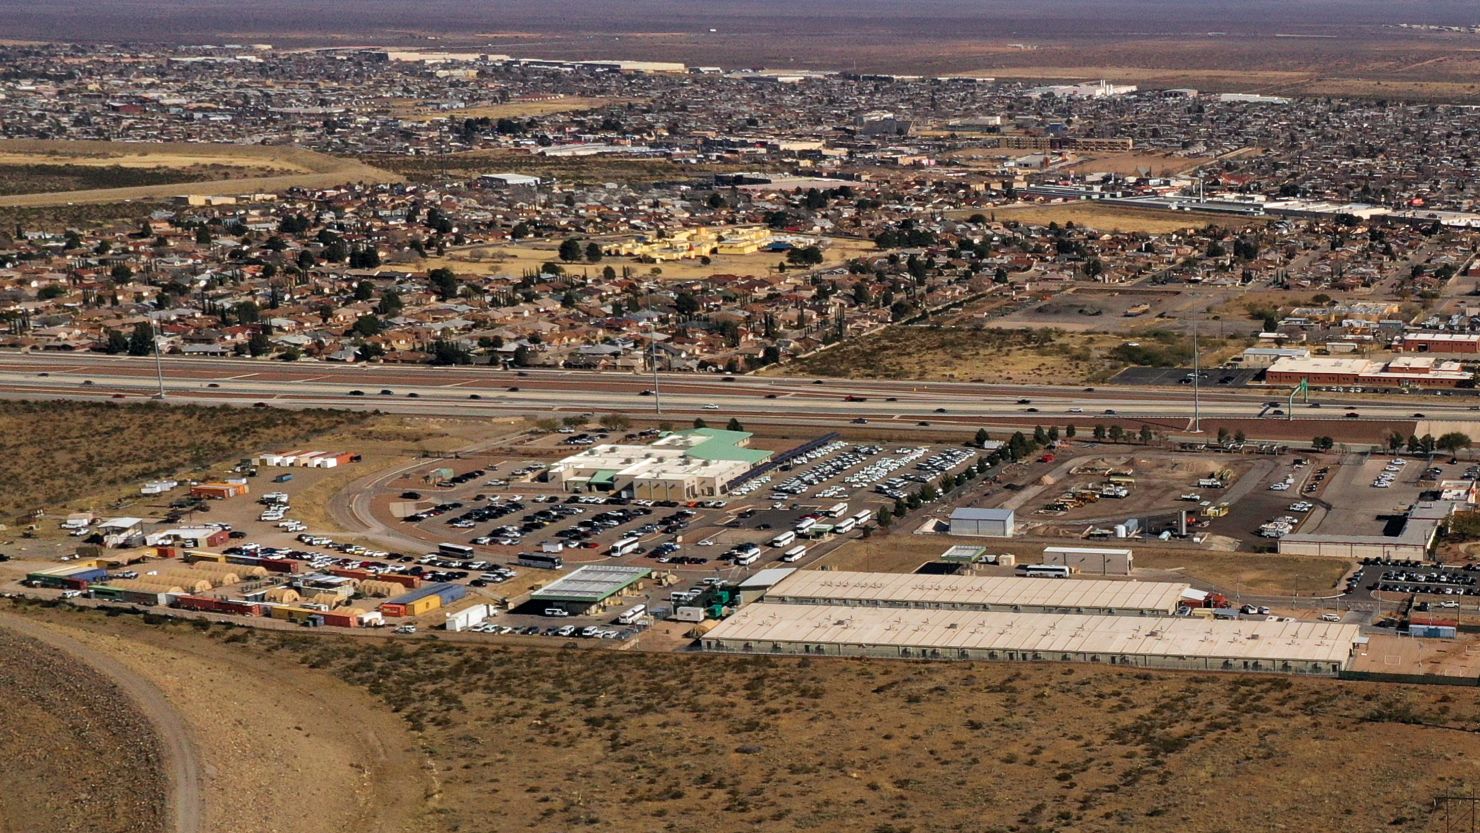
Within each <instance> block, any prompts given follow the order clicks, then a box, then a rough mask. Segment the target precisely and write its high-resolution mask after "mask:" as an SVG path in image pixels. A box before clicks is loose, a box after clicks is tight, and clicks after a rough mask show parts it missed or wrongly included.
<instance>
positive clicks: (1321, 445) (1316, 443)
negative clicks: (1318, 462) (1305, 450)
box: [1310, 437, 1336, 451]
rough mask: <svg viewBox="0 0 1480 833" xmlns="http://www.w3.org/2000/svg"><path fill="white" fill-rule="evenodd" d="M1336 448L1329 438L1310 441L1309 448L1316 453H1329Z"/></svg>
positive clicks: (1317, 438)
mask: <svg viewBox="0 0 1480 833" xmlns="http://www.w3.org/2000/svg"><path fill="white" fill-rule="evenodd" d="M1335 446H1336V441H1335V440H1333V439H1331V438H1330V437H1316V438H1314V439H1312V440H1311V441H1310V447H1311V448H1314V449H1315V450H1316V451H1330V450H1331V449H1332V448H1334V447H1335Z"/></svg>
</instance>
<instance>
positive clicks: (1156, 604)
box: [770, 570, 1188, 613]
mask: <svg viewBox="0 0 1480 833" xmlns="http://www.w3.org/2000/svg"><path fill="white" fill-rule="evenodd" d="M1187 587H1188V585H1187V583H1186V582H1162V581H1112V580H1107V579H1076V578H1069V579H1046V578H1019V577H1016V576H934V575H916V574H912V573H856V572H841V571H833V570H828V571H822V570H802V571H798V572H797V573H794V574H793V575H792V576H790V577H789V578H787V579H786V580H785V581H783V582H781V583H780V584H777V585H776V587H775V588H773V589H772V590H771V593H770V598H771V599H772V600H773V601H785V600H786V599H799V600H814V601H816V602H826V601H828V600H851V601H858V602H866V603H874V604H890V605H898V606H919V607H927V606H931V605H965V604H981V605H1020V606H1023V607H1041V608H1085V607H1088V608H1100V609H1117V608H1118V609H1127V610H1149V611H1157V612H1160V613H1170V612H1171V611H1173V610H1176V608H1177V601H1178V600H1179V599H1181V598H1182V593H1183V591H1185V590H1186V589H1187Z"/></svg>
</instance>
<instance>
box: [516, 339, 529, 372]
mask: <svg viewBox="0 0 1480 833" xmlns="http://www.w3.org/2000/svg"><path fill="white" fill-rule="evenodd" d="M530 355H531V354H530V350H529V347H528V346H526V345H523V344H521V345H519V346H518V347H515V348H514V366H515V367H529V360H530Z"/></svg>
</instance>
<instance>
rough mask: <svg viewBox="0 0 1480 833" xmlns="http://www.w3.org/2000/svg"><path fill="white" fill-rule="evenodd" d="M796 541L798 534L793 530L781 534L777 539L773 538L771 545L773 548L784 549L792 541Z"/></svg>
mask: <svg viewBox="0 0 1480 833" xmlns="http://www.w3.org/2000/svg"><path fill="white" fill-rule="evenodd" d="M796 539H797V534H796V533H795V532H792V531H791V530H787V531H785V532H783V533H781V534H780V535H777V536H776V537H775V538H772V539H771V542H770V543H771V546H773V547H778V548H779V547H784V546H786V545H788V544H790V543H791V542H792V541H795V540H796Z"/></svg>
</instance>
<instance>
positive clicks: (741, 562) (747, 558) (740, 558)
mask: <svg viewBox="0 0 1480 833" xmlns="http://www.w3.org/2000/svg"><path fill="white" fill-rule="evenodd" d="M760 559H761V557H760V556H759V555H756V554H755V553H753V552H752V553H748V554H746V555H737V556H735V566H736V567H749V566H750V565H752V564H754V563H755V562H757V561H759V560H760Z"/></svg>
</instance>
